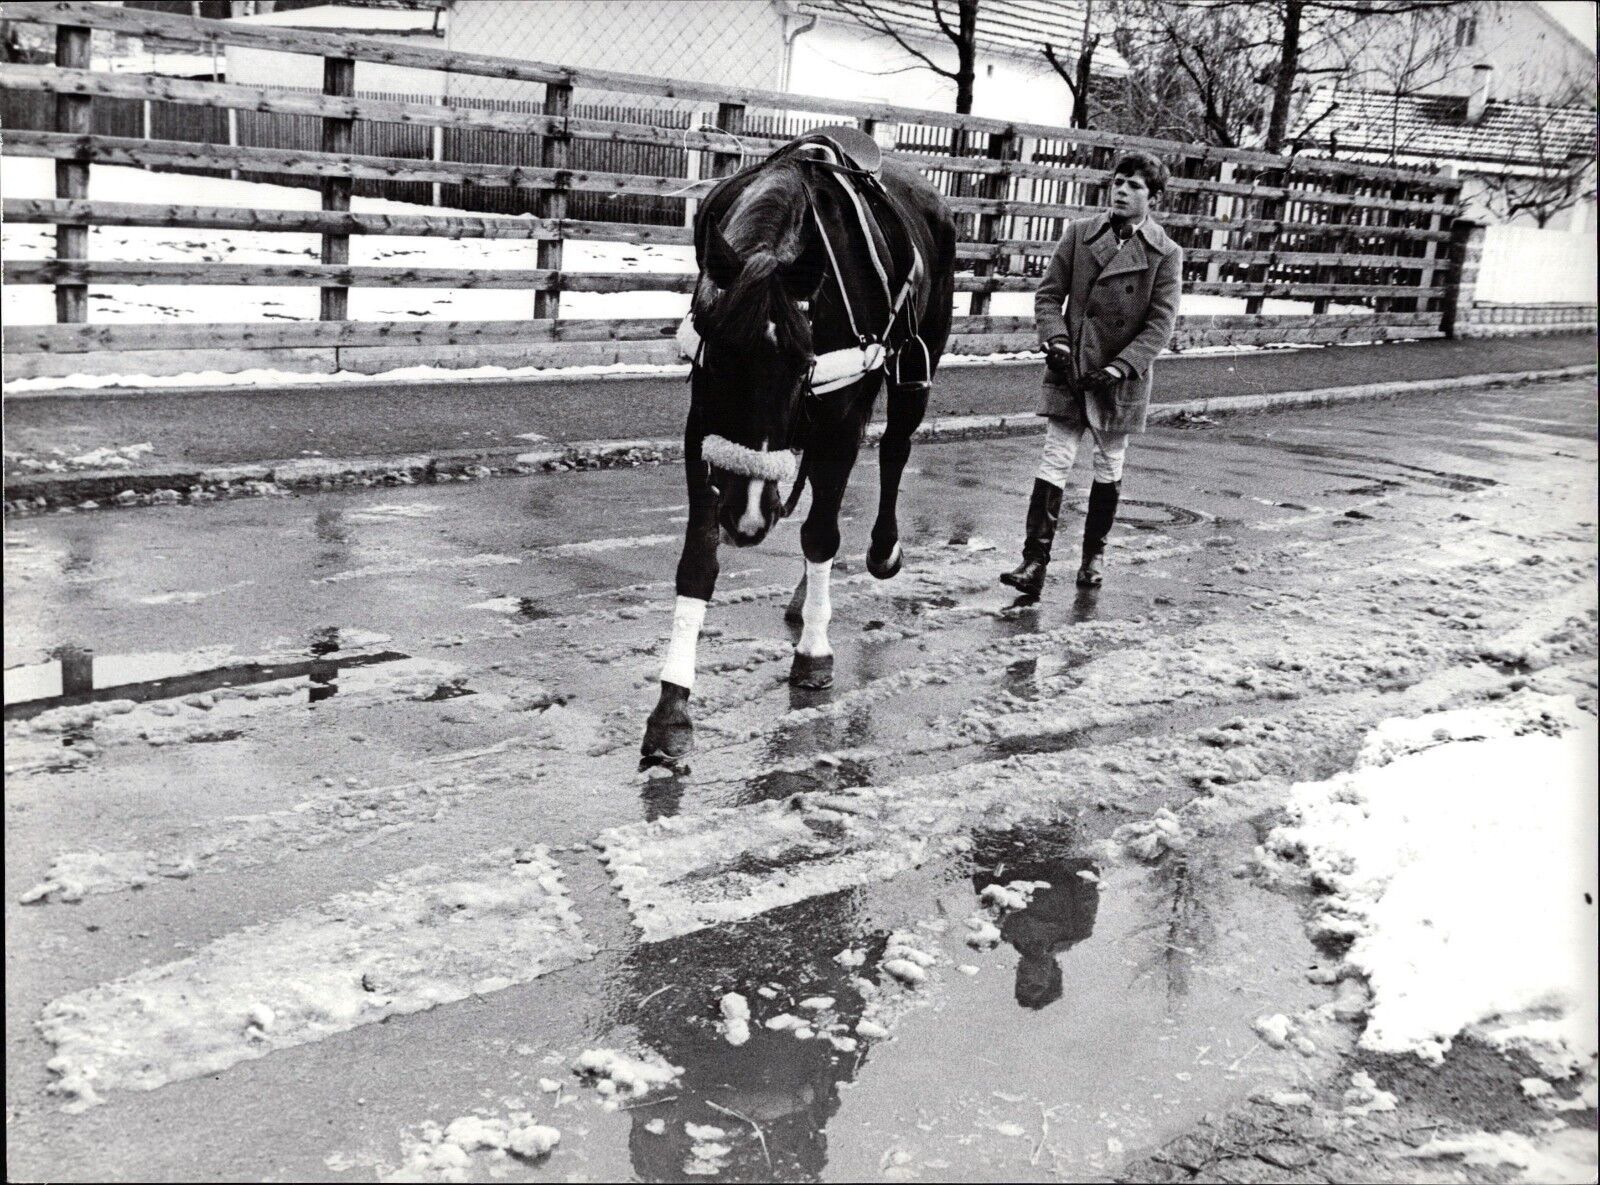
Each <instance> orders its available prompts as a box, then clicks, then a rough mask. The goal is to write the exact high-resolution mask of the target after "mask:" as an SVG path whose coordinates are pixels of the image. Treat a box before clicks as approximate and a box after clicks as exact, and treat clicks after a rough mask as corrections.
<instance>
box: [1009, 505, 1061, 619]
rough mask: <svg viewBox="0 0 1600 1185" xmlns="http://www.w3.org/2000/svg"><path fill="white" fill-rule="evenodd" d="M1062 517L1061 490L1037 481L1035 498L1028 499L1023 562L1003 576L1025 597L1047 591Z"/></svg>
mask: <svg viewBox="0 0 1600 1185" xmlns="http://www.w3.org/2000/svg"><path fill="white" fill-rule="evenodd" d="M1060 518H1061V487H1060V486H1054V485H1051V484H1050V483H1049V482H1047V481H1045V480H1044V479H1043V478H1042V477H1036V478H1034V479H1033V497H1032V498H1030V499H1029V500H1028V537H1027V538H1026V539H1025V540H1023V543H1022V563H1020V564H1019V565H1017V567H1015V568H1013V569H1012V570H1011V571H1009V572H1004V573H1001V576H1000V581H1001V583H1003V584H1009V585H1010V586H1011V587H1012V588H1014V589H1016V590H1017V591H1018V592H1020V593H1022V594H1023V595H1024V596H1029V597H1036V596H1038V595H1039V593H1040V591H1041V590H1042V589H1043V588H1044V573H1045V569H1046V568H1048V567H1049V566H1050V545H1051V544H1052V543H1054V542H1055V538H1056V523H1057V521H1058V520H1059V519H1060Z"/></svg>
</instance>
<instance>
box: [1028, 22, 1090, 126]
mask: <svg viewBox="0 0 1600 1185" xmlns="http://www.w3.org/2000/svg"><path fill="white" fill-rule="evenodd" d="M1099 45H1100V34H1099V33H1096V32H1095V31H1094V0H1083V37H1082V39H1081V40H1080V41H1079V42H1078V57H1077V60H1076V61H1075V62H1073V63H1072V67H1071V69H1070V70H1069V69H1068V67H1067V63H1066V62H1064V61H1063V60H1062V59H1061V56H1060V55H1059V54H1058V53H1056V47H1055V46H1054V45H1052V44H1050V43H1049V42H1048V41H1047V42H1045V45H1044V50H1043V51H1042V52H1043V53H1044V60H1045V61H1047V62H1049V63H1050V67H1051V69H1053V70H1054V71H1055V72H1056V74H1057V75H1058V76H1059V77H1060V78H1061V81H1062V82H1064V83H1066V84H1067V89H1068V90H1069V91H1071V92H1072V126H1073V127H1075V128H1086V127H1088V126H1089V122H1090V105H1091V102H1092V87H1093V80H1094V51H1095V50H1096V49H1097V48H1099Z"/></svg>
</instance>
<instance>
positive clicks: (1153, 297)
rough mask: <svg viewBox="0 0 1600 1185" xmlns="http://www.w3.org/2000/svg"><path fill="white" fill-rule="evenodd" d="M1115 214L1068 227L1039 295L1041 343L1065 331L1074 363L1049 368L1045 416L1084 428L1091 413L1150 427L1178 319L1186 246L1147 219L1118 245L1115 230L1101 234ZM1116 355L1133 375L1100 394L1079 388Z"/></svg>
mask: <svg viewBox="0 0 1600 1185" xmlns="http://www.w3.org/2000/svg"><path fill="white" fill-rule="evenodd" d="M1110 217H1111V216H1110V215H1109V214H1097V215H1095V217H1093V218H1084V219H1081V220H1079V221H1077V222H1073V223H1071V224H1069V225H1068V226H1067V233H1066V234H1065V235H1063V236H1062V238H1061V242H1060V244H1059V245H1058V246H1057V247H1056V253H1055V255H1054V256H1053V257H1052V258H1051V260H1050V267H1049V269H1048V270H1047V271H1046V272H1045V275H1044V282H1043V283H1042V284H1040V285H1039V290H1038V292H1037V293H1035V295H1034V298H1033V315H1034V322H1035V324H1036V325H1037V327H1038V330H1039V344H1040V345H1041V346H1042V345H1045V344H1047V343H1048V342H1049V341H1050V340H1051V339H1052V338H1056V337H1065V338H1066V339H1067V341H1068V344H1070V345H1071V347H1072V361H1073V378H1071V379H1069V378H1067V377H1066V376H1062V375H1058V374H1056V373H1055V372H1054V371H1051V370H1047V371H1045V376H1044V389H1043V390H1042V391H1041V393H1040V400H1039V411H1038V414H1039V415H1042V416H1057V417H1060V418H1061V419H1064V420H1066V421H1067V422H1068V424H1070V425H1074V426H1082V424H1083V417H1084V415H1085V413H1086V412H1087V416H1088V421H1089V425H1090V426H1091V427H1093V428H1095V429H1097V430H1099V431H1102V432H1143V431H1144V422H1145V414H1146V413H1147V412H1148V411H1149V408H1150V376H1151V370H1152V369H1153V367H1154V363H1155V359H1156V355H1157V354H1159V353H1161V351H1162V350H1163V349H1165V348H1166V345H1167V342H1168V341H1169V340H1170V339H1171V337H1172V329H1173V326H1174V325H1175V324H1176V323H1177V319H1178V298H1179V296H1180V295H1181V293H1182V289H1183V248H1182V247H1180V246H1178V244H1176V243H1174V242H1173V241H1172V240H1171V239H1170V238H1168V237H1167V232H1166V231H1164V230H1162V229H1161V227H1160V226H1158V225H1157V224H1156V222H1155V221H1154V220H1153V219H1151V218H1149V217H1146V218H1145V220H1144V222H1143V223H1142V224H1141V225H1140V227H1139V229H1138V230H1137V231H1136V232H1135V233H1134V236H1133V238H1132V239H1130V240H1129V241H1128V242H1127V244H1126V245H1124V246H1123V247H1122V249H1121V250H1120V251H1118V250H1117V237H1116V235H1115V234H1114V233H1112V232H1111V231H1110V230H1109V229H1106V231H1105V233H1104V234H1097V232H1098V231H1100V230H1101V229H1102V228H1104V227H1106V226H1107V223H1108V222H1109V221H1110ZM1090 240H1093V241H1092V242H1091V241H1090ZM1096 273H1098V275H1097V274H1096ZM1091 279H1092V282H1091ZM1063 302H1064V303H1065V305H1066V312H1065V316H1063V315H1062V305H1063ZM1115 361H1120V362H1121V363H1122V364H1123V365H1124V366H1125V367H1126V368H1127V369H1128V372H1129V373H1130V375H1131V376H1132V377H1130V378H1127V379H1124V380H1123V381H1122V382H1120V383H1117V384H1116V385H1115V386H1113V387H1112V388H1111V389H1110V390H1109V391H1107V392H1106V393H1105V394H1104V395H1101V396H1094V395H1085V396H1083V397H1082V398H1080V397H1079V396H1078V395H1077V394H1076V393H1075V391H1074V387H1075V382H1074V380H1075V379H1076V378H1077V377H1081V376H1083V375H1087V374H1091V373H1093V372H1094V371H1096V370H1099V369H1100V368H1101V367H1103V366H1107V365H1109V364H1110V363H1112V362H1115ZM1085 405H1087V406H1085Z"/></svg>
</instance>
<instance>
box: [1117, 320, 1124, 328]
mask: <svg viewBox="0 0 1600 1185" xmlns="http://www.w3.org/2000/svg"><path fill="white" fill-rule="evenodd" d="M1122 326H1123V320H1122V318H1121V317H1118V318H1117V328H1118V329H1121V328H1122Z"/></svg>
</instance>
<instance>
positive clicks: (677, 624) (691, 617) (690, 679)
mask: <svg viewBox="0 0 1600 1185" xmlns="http://www.w3.org/2000/svg"><path fill="white" fill-rule="evenodd" d="M705 619H706V603H705V602H704V601H701V600H697V599H696V598H694V597H679V598H678V600H677V602H676V603H675V604H674V605H673V607H672V640H671V641H670V642H668V643H667V661H666V662H664V663H662V664H661V681H662V682H663V683H676V684H677V685H678V686H679V687H687V688H689V689H690V690H693V689H694V652H695V647H696V646H697V645H698V644H699V641H700V626H701V624H702V623H703V622H704V621H705Z"/></svg>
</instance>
